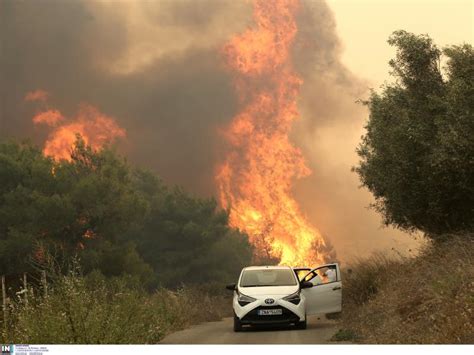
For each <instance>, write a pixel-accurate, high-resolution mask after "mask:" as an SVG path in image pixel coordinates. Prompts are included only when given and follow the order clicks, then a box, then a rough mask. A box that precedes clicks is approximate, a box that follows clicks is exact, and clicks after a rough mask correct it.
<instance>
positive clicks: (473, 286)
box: [334, 31, 474, 343]
mask: <svg viewBox="0 0 474 355" xmlns="http://www.w3.org/2000/svg"><path fill="white" fill-rule="evenodd" d="M388 42H389V44H391V45H393V46H395V47H396V49H397V54H396V57H395V59H393V60H391V61H390V66H391V67H392V73H391V74H392V75H394V79H395V80H394V82H393V83H391V84H386V85H385V86H384V87H382V90H381V93H377V92H373V93H372V96H371V97H370V99H369V100H368V101H367V102H365V103H366V105H367V106H368V108H369V111H370V116H369V119H368V122H367V126H366V129H367V133H366V135H365V136H364V137H363V138H362V142H361V144H360V146H359V148H358V154H359V156H360V158H361V161H360V164H359V165H358V166H357V167H355V168H354V170H355V171H356V172H357V173H358V175H359V177H360V179H361V182H362V185H363V186H365V187H366V188H368V189H369V190H370V191H371V192H372V193H373V195H374V197H375V203H374V204H373V206H372V207H373V208H375V210H376V211H378V212H379V213H381V215H382V216H383V218H384V222H385V224H387V225H392V226H394V227H396V228H399V229H401V230H404V231H408V232H415V231H416V232H422V233H423V234H424V236H425V237H426V239H427V241H428V245H427V246H426V248H425V250H424V251H422V252H421V254H420V255H419V256H417V257H414V258H402V257H400V258H398V259H390V258H387V257H386V256H384V255H375V256H373V257H371V258H368V259H365V260H360V261H359V262H357V263H356V264H354V265H352V266H351V268H350V270H346V272H345V279H344V295H343V313H342V315H341V322H340V323H341V329H340V331H339V332H338V333H337V334H336V335H335V337H334V340H349V341H354V342H362V343H474V337H473V334H474V297H473V295H474V281H473V280H474V140H473V139H472V137H474V113H473V110H474V81H473V78H474V51H473V48H472V46H471V45H468V44H463V45H457V46H449V47H447V48H445V49H443V50H440V49H438V48H437V47H436V45H435V44H434V43H433V41H432V40H431V38H429V37H428V36H426V35H420V36H417V35H414V34H411V33H408V32H405V31H396V32H394V33H393V35H392V36H391V37H390V39H389V41H388ZM443 56H444V59H446V66H445V68H442V67H441V62H442V61H441V59H442V58H443Z"/></svg>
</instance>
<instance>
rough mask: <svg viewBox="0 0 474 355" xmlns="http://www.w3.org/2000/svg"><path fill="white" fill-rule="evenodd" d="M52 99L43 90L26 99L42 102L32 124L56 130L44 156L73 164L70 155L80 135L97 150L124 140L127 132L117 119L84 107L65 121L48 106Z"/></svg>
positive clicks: (45, 147)
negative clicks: (48, 100)
mask: <svg viewBox="0 0 474 355" xmlns="http://www.w3.org/2000/svg"><path fill="white" fill-rule="evenodd" d="M49 96H50V95H49V93H48V92H46V91H44V90H36V91H32V92H30V93H28V94H27V95H26V96H25V100H26V101H39V102H41V103H43V106H44V107H43V108H42V111H40V112H38V113H37V114H36V115H35V116H34V117H33V122H34V123H35V124H45V125H47V126H50V127H53V130H52V131H51V132H50V134H49V136H48V139H47V141H46V142H45V145H44V149H43V153H44V154H45V155H48V156H52V157H53V158H54V159H56V160H62V159H64V160H71V151H72V148H73V146H74V143H75V142H76V140H77V135H80V136H81V137H82V139H83V140H84V142H85V143H86V144H87V145H89V146H91V147H92V148H93V149H95V150H98V149H100V148H101V147H103V146H104V145H105V144H107V143H110V142H111V141H113V140H114V139H116V138H122V137H125V135H126V133H125V130H124V129H123V128H121V127H120V126H119V125H118V124H117V123H116V122H115V119H114V118H113V117H110V116H108V115H106V114H104V113H102V112H100V111H99V110H98V109H97V108H96V107H94V106H92V105H89V104H81V105H79V110H78V112H77V114H76V115H75V116H74V117H72V118H70V119H66V118H65V117H64V116H63V115H62V114H61V112H60V111H59V110H57V109H54V108H53V109H52V108H49V107H48V106H47V105H46V101H47V99H48V98H49Z"/></svg>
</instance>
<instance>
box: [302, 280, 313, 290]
mask: <svg viewBox="0 0 474 355" xmlns="http://www.w3.org/2000/svg"><path fill="white" fill-rule="evenodd" d="M300 287H301V288H311V287H313V284H312V283H311V282H309V281H303V282H300Z"/></svg>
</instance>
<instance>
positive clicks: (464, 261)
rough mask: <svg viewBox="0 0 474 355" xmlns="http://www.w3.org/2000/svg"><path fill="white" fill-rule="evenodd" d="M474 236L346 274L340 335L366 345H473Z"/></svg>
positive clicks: (364, 264) (370, 262)
mask: <svg viewBox="0 0 474 355" xmlns="http://www.w3.org/2000/svg"><path fill="white" fill-rule="evenodd" d="M473 260H474V236H473V235H470V236H462V237H458V236H455V237H451V238H449V239H448V240H447V241H446V242H444V243H442V244H439V243H437V244H433V245H431V246H429V247H427V248H426V250H425V251H424V252H422V253H421V255H419V256H418V257H415V258H399V259H389V258H387V257H385V256H384V255H376V256H373V257H372V258H369V259H364V260H360V261H359V262H357V263H356V264H355V265H353V266H352V267H351V270H352V272H348V271H347V270H345V272H344V281H343V282H344V293H343V307H342V309H343V312H342V314H341V321H340V323H341V330H340V331H339V333H338V334H336V336H335V338H334V340H348V341H352V342H362V343H377V344H386V343H395V344H423V343H424V344H430V343H463V344H472V343H474V296H473V295H474V262H473Z"/></svg>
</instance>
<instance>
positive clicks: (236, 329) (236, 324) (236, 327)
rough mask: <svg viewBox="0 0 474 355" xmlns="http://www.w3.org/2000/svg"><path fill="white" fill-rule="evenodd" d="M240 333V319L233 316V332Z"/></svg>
mask: <svg viewBox="0 0 474 355" xmlns="http://www.w3.org/2000/svg"><path fill="white" fill-rule="evenodd" d="M241 331H242V323H241V322H240V319H239V318H238V317H237V316H236V315H235V314H234V332H241Z"/></svg>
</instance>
